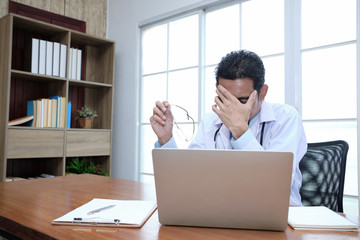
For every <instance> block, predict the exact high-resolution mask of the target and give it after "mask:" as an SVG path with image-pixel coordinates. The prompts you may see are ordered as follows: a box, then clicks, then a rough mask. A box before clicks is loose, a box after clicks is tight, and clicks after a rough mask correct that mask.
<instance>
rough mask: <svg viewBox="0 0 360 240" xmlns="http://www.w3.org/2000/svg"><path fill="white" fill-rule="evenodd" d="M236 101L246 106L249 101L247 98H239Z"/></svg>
mask: <svg viewBox="0 0 360 240" xmlns="http://www.w3.org/2000/svg"><path fill="white" fill-rule="evenodd" d="M238 100H239V101H240V102H241V103H242V104H246V103H247V101H248V100H249V97H239V98H238Z"/></svg>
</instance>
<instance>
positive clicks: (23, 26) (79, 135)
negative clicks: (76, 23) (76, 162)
mask: <svg viewBox="0 0 360 240" xmlns="http://www.w3.org/2000/svg"><path fill="white" fill-rule="evenodd" d="M32 38H38V39H42V40H47V41H53V42H59V43H61V44H64V45H66V46H67V63H69V51H70V50H69V49H70V48H78V49H81V50H82V62H81V80H72V79H70V78H69V77H68V76H69V68H68V67H67V70H66V77H65V78H62V77H55V76H50V75H43V74H34V73H31V69H30V65H31V56H30V57H29V54H28V53H29V51H30V52H31V44H30V45H29V42H31V39H32ZM114 51H115V43H114V42H113V41H109V40H107V39H103V38H99V37H96V36H91V35H88V34H85V33H81V32H77V31H75V30H71V29H67V28H64V27H60V26H56V25H52V24H49V23H44V22H41V21H38V20H33V19H30V18H27V17H23V16H19V15H16V14H8V15H6V16H5V17H3V18H1V19H0V56H1V58H0V114H1V115H0V181H5V179H6V177H9V176H11V177H31V176H32V175H34V176H36V175H39V174H41V173H47V174H52V175H56V176H62V175H65V166H66V161H67V160H69V159H71V158H72V157H86V158H91V159H93V160H94V162H96V164H99V165H101V167H102V168H103V170H104V171H105V172H107V173H108V174H110V172H111V147H112V125H113V123H112V119H113V92H114V90H113V86H114ZM29 58H30V59H29ZM51 96H62V97H66V100H67V101H70V102H71V125H70V128H39V127H29V126H25V125H21V126H8V121H10V120H13V119H16V118H20V117H23V116H26V114H27V101H29V100H36V99H39V98H49V97H51ZM84 105H85V106H89V107H91V108H93V109H95V110H96V111H97V113H98V115H99V117H98V118H96V119H95V121H94V128H93V129H81V128H79V125H78V123H77V120H76V117H77V109H81V107H82V106H84ZM66 112H67V111H66Z"/></svg>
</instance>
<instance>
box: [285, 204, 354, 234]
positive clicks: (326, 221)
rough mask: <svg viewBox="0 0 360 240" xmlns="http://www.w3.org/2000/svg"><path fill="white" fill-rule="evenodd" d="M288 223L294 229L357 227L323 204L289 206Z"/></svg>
mask: <svg viewBox="0 0 360 240" xmlns="http://www.w3.org/2000/svg"><path fill="white" fill-rule="evenodd" d="M288 223H289V225H290V226H291V227H293V228H294V229H313V230H315V229H316V230H341V231H344V230H349V231H350V230H351V231H357V229H358V225H357V224H355V223H353V222H351V221H350V220H348V219H347V218H345V217H343V216H341V215H340V214H338V213H336V212H334V211H332V210H331V209H329V208H327V207H324V206H319V207H289V216H288Z"/></svg>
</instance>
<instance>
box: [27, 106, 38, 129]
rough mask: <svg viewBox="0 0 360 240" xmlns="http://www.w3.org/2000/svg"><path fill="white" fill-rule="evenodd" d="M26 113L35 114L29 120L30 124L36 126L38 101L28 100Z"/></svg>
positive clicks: (28, 114)
mask: <svg viewBox="0 0 360 240" xmlns="http://www.w3.org/2000/svg"><path fill="white" fill-rule="evenodd" d="M26 115H27V116H33V119H32V120H31V121H29V123H28V126H30V127H35V119H34V118H35V116H36V102H35V101H27V108H26Z"/></svg>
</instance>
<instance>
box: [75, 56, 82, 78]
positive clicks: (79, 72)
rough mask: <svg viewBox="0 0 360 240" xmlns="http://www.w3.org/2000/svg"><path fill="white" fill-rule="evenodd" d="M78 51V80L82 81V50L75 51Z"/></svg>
mask: <svg viewBox="0 0 360 240" xmlns="http://www.w3.org/2000/svg"><path fill="white" fill-rule="evenodd" d="M75 50H76V60H77V63H76V80H81V54H82V51H81V49H75Z"/></svg>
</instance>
